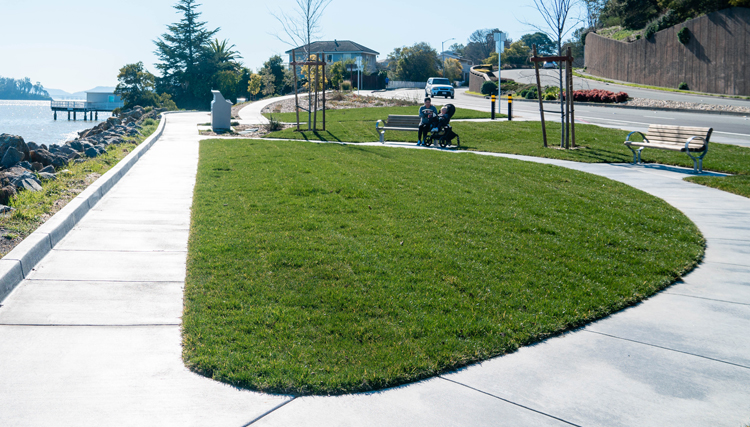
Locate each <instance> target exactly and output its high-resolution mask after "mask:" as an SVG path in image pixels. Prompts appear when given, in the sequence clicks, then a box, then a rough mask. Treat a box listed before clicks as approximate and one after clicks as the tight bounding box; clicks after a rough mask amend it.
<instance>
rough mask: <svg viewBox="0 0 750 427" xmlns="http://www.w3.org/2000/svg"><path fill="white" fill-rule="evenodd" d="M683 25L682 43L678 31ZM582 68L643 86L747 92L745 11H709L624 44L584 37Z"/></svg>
mask: <svg viewBox="0 0 750 427" xmlns="http://www.w3.org/2000/svg"><path fill="white" fill-rule="evenodd" d="M683 27H686V28H687V29H688V31H689V32H690V41H689V42H688V43H687V44H685V45H683V44H682V43H680V41H679V40H678V38H677V32H678V31H680V30H681V29H682V28H683ZM586 69H587V72H589V73H591V74H593V75H596V76H601V77H606V78H610V79H615V80H623V81H627V82H632V83H639V84H645V85H653V86H662V87H670V88H677V87H678V86H679V84H680V83H681V82H685V83H687V84H688V87H689V89H690V90H695V91H700V92H709V93H721V94H727V95H750V9H746V8H739V7H736V8H732V9H725V10H722V11H718V12H714V13H711V14H709V15H705V16H702V17H700V18H696V19H692V20H690V21H687V22H685V23H683V24H679V25H675V26H674V27H671V28H667V29H665V30H662V31H659V32H657V33H656V34H655V35H654V36H653V37H652V38H651V39H648V40H647V39H643V38H642V39H640V40H636V41H635V42H631V43H625V42H620V41H617V40H611V39H607V38H604V37H601V36H598V35H596V34H594V33H590V34H589V35H588V36H586Z"/></svg>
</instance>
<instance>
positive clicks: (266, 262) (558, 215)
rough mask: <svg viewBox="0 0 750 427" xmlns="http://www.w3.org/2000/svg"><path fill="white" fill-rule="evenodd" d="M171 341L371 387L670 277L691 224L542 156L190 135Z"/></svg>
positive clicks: (281, 384)
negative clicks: (179, 295) (181, 273)
mask: <svg viewBox="0 0 750 427" xmlns="http://www.w3.org/2000/svg"><path fill="white" fill-rule="evenodd" d="M192 215H193V216H192V226H191V232H190V241H189V254H188V262H187V282H186V289H185V311H184V316H183V344H184V347H183V348H184V350H183V357H184V360H185V363H186V364H187V366H189V367H190V368H191V369H192V370H194V371H196V372H199V373H202V374H204V375H206V376H208V377H212V378H214V379H217V380H220V381H224V382H227V383H230V384H233V385H236V386H240V387H246V388H250V389H255V390H262V391H266V392H274V393H290V394H294V395H307V394H340V393H348V392H357V391H366V390H374V389H381V388H385V387H389V386H394V385H398V384H401V383H405V382H410V381H415V380H419V379H422V378H426V377H429V376H433V375H436V374H439V373H441V372H445V371H449V370H451V369H454V368H457V367H460V366H464V365H466V364H469V363H472V362H476V361H480V360H484V359H487V358H490V357H492V356H496V355H501V354H504V353H508V352H512V351H514V350H516V349H517V348H519V347H520V346H523V345H526V344H529V343H532V342H535V341H538V340H540V339H543V338H545V337H548V336H550V335H554V334H558V333H560V332H562V331H565V330H567V329H570V328H573V327H576V326H579V325H582V324H584V323H586V322H589V321H591V320H594V319H597V318H600V317H602V316H605V315H607V314H609V313H612V312H613V311H616V310H619V309H621V308H623V307H626V306H628V305H631V304H633V303H635V302H637V301H639V300H642V299H643V298H645V297H647V296H649V295H651V294H653V293H654V292H656V291H658V290H660V289H662V288H664V287H666V286H668V285H669V284H670V283H672V282H673V281H674V280H675V279H676V278H678V277H680V275H681V274H683V273H685V272H686V271H688V270H690V269H692V268H693V267H694V266H695V265H696V263H697V262H698V260H700V259H701V257H702V253H703V248H704V240H703V239H702V237H701V235H700V233H699V232H698V230H697V229H696V227H695V225H694V224H692V223H691V222H690V221H689V220H688V219H687V218H686V217H685V216H683V215H682V214H681V213H680V212H679V211H678V210H676V209H674V208H672V207H671V206H669V205H668V204H666V203H665V202H663V201H661V200H659V199H656V198H654V197H652V196H649V195H647V194H645V193H643V192H640V191H638V190H635V189H633V188H631V187H628V186H626V185H623V184H619V183H617V182H614V181H610V180H607V179H604V178H600V177H597V176H594V175H589V174H584V173H580V172H576V171H572V170H567V169H564V168H559V167H554V166H550V165H541V164H534V163H529V162H521V161H516V160H510V159H501V158H490V157H484V156H475V155H470V154H449V153H444V152H438V151H432V150H420V151H413V150H403V149H393V148H383V147H365V146H357V145H339V144H310V143H303V142H280V141H264V140H209V141H203V142H201V147H200V163H199V168H198V177H197V184H196V188H195V198H194V202H193V210H192Z"/></svg>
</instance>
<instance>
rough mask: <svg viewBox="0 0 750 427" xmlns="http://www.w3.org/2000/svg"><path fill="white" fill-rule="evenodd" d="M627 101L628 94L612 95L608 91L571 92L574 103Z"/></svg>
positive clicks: (612, 93)
mask: <svg viewBox="0 0 750 427" xmlns="http://www.w3.org/2000/svg"><path fill="white" fill-rule="evenodd" d="M627 100H628V94H627V93H625V92H619V93H614V92H610V91H608V90H601V89H592V90H575V91H573V101H576V102H603V103H612V102H625V101H627Z"/></svg>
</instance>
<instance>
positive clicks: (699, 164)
mask: <svg viewBox="0 0 750 427" xmlns="http://www.w3.org/2000/svg"><path fill="white" fill-rule="evenodd" d="M712 132H713V128H706V127H697V126H671V125H649V127H648V132H646V135H645V137H646V139H647V140H648V142H646V141H630V135H628V140H627V141H625V145H626V146H627V147H628V148H630V150H631V151H632V152H633V163H634V164H638V163H640V162H641V151H642V150H643V149H644V148H656V149H659V150H670V151H681V152H687V155H688V156H690V158H691V159H692V160H693V170H694V171H696V172H702V171H703V157H704V156H705V155H706V153H707V152H708V142H709V138H711V133H712ZM633 133H636V132H633ZM633 133H631V135H632V134H633ZM693 137H696V139H693V140H692V141H690V143H689V145H688V148H687V150H686V149H685V143H687V142H688V141H689V140H690V139H691V138H693ZM633 147H639V148H638V150H637V151H636V150H633ZM692 152H697V153H701V154H700V156H698V157H696V156H693V155H692V154H691V153H692Z"/></svg>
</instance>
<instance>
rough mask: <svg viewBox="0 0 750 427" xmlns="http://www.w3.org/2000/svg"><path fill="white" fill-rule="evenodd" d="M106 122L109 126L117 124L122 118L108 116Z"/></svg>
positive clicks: (120, 122)
mask: <svg viewBox="0 0 750 427" xmlns="http://www.w3.org/2000/svg"><path fill="white" fill-rule="evenodd" d="M107 123H109V125H110V127H111V126H118V125H120V124H122V120H120V119H118V118H117V117H110V118H108V119H107Z"/></svg>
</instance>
